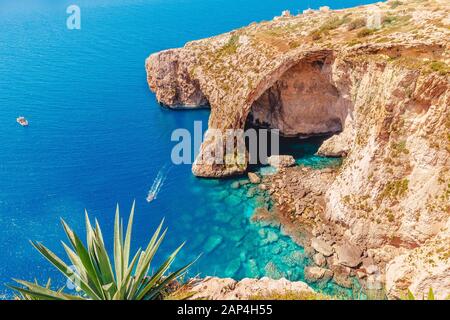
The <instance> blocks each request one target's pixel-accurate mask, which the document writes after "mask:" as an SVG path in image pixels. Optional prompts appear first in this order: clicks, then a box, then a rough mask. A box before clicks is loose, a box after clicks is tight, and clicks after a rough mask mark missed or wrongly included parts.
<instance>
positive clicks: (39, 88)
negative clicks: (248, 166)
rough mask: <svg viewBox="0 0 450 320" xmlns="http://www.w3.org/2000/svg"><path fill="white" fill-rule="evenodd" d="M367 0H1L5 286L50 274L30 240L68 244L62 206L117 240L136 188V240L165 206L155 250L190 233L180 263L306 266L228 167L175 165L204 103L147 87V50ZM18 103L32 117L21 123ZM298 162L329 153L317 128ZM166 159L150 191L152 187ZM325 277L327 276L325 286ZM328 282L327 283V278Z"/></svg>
mask: <svg viewBox="0 0 450 320" xmlns="http://www.w3.org/2000/svg"><path fill="white" fill-rule="evenodd" d="M369 2H371V1H368V0H333V1H331V0H323V1H313V0H310V1H303V0H296V1H289V0H247V1H239V0H207V1H206V0H145V1H144V0H89V1H88V0H71V1H70V2H67V1H63V0H61V1H50V0H49V1H36V0H22V1H5V0H0V252H1V254H0V295H1V296H2V297H9V296H10V292H9V291H8V290H7V289H6V288H5V287H4V286H3V284H4V283H7V282H8V283H11V280H10V279H11V278H12V277H14V278H21V279H26V280H33V279H34V278H37V279H38V280H40V281H44V280H46V279H47V278H48V277H51V278H54V279H56V280H57V281H58V279H61V278H59V276H58V273H57V272H56V271H54V269H53V268H52V267H51V266H50V265H49V263H48V262H47V261H46V260H44V259H43V258H42V257H41V256H40V255H39V254H38V253H37V252H36V251H35V250H34V249H33V248H32V247H31V245H30V243H29V240H30V239H32V240H38V241H42V242H43V243H44V244H46V245H47V246H48V247H49V248H51V249H52V250H54V251H55V252H56V253H58V254H63V250H62V247H61V245H60V240H62V239H64V233H63V230H62V227H61V225H60V217H62V218H64V219H65V220H66V221H67V222H68V223H69V224H70V225H71V226H72V227H73V228H74V229H75V230H76V231H77V232H78V233H80V234H81V235H82V236H84V210H85V209H86V210H87V211H88V212H89V214H90V216H91V217H92V218H94V217H96V218H98V220H99V221H100V224H101V225H102V229H103V232H104V236H105V238H106V242H107V245H109V247H110V248H111V246H112V241H111V240H112V226H113V217H114V211H115V206H116V203H119V204H120V207H121V212H122V214H123V215H124V216H125V217H127V216H128V212H129V209H130V206H131V203H132V201H133V200H134V199H135V200H136V218H135V228H134V239H133V240H134V244H133V245H134V247H135V248H137V247H138V246H143V245H145V244H146V242H147V241H148V239H149V237H150V236H151V234H152V232H153V230H154V229H155V227H156V226H157V225H158V223H159V222H160V221H161V219H162V218H163V217H165V218H166V225H167V227H168V228H169V232H168V234H167V237H166V241H165V243H164V245H163V247H162V248H161V250H160V252H159V254H160V255H159V260H158V261H161V259H163V258H165V257H166V256H167V254H168V253H169V252H170V251H171V250H173V249H174V248H175V247H176V246H177V245H179V244H180V243H181V242H183V241H187V243H186V246H185V248H184V249H183V250H182V252H181V254H180V256H179V260H178V264H182V263H185V262H188V261H190V260H192V259H195V258H196V257H197V256H198V255H199V254H200V253H203V255H202V256H201V258H200V259H199V260H198V262H197V263H196V264H195V265H194V266H193V268H192V269H191V272H190V274H191V275H196V274H200V275H201V276H206V275H212V276H213V275H216V276H221V277H233V278H236V279H240V278H243V277H261V276H264V275H268V276H271V277H275V278H276V277H280V276H285V277H287V278H289V279H292V280H299V279H300V280H302V279H303V267H304V266H305V265H306V264H307V263H308V260H307V259H306V258H305V257H304V255H303V249H302V248H301V247H299V246H297V245H296V244H294V243H293V242H292V241H291V240H290V239H289V238H288V237H286V236H284V235H282V234H281V233H280V231H279V230H278V229H273V228H269V227H261V226H258V225H254V224H252V223H251V222H250V219H249V217H250V215H251V213H252V212H253V210H254V208H255V207H257V206H260V205H264V204H263V200H264V199H262V198H263V197H262V196H254V197H251V196H250V197H247V196H248V192H249V191H248V189H249V188H248V186H247V187H243V188H239V189H233V188H231V185H232V184H233V183H234V182H235V181H236V179H235V180H225V181H218V180H202V179H197V178H195V177H194V176H192V174H191V171H190V170H191V168H190V166H189V165H180V166H171V162H170V152H171V149H172V147H173V146H174V144H175V143H174V142H171V140H170V135H171V133H172V131H173V130H174V129H177V128H186V129H189V130H192V129H193V121H194V120H201V121H203V124H204V129H206V126H207V118H208V114H209V111H208V110H197V111H176V112H175V111H169V110H166V109H164V108H161V107H160V106H159V105H158V104H157V102H156V100H155V96H154V95H153V94H152V93H151V92H150V91H149V89H148V87H147V83H146V74H145V69H144V60H145V58H146V57H147V56H148V55H149V54H151V53H153V52H156V51H159V50H162V49H167V48H172V47H179V46H182V45H183V44H184V43H185V42H187V41H189V40H194V39H198V38H203V37H208V36H212V35H216V34H219V33H222V32H225V31H229V30H231V29H234V28H238V27H241V26H244V25H248V24H250V23H251V22H253V21H261V20H269V19H272V18H273V17H274V16H275V15H279V14H280V13H281V11H282V10H285V9H289V10H291V12H292V13H297V12H298V11H299V10H303V9H305V8H308V7H312V8H318V7H319V6H322V5H329V6H331V7H332V8H343V7H350V6H354V5H358V4H363V3H369ZM72 3H76V4H77V5H79V6H80V8H81V30H68V29H67V28H66V19H67V17H68V15H67V14H66V8H67V6H68V5H69V4H72ZM21 115H23V116H25V117H26V118H27V119H28V120H29V122H30V126H29V127H27V128H24V127H21V126H19V125H18V124H17V123H16V118H17V117H18V116H21ZM296 148H297V150H296V155H297V161H298V163H302V164H306V165H312V166H318V165H326V164H327V163H328V160H327V159H321V158H318V157H316V156H314V155H313V154H314V152H315V150H316V148H317V143H315V142H314V141H312V142H307V143H306V144H303V145H299V146H297V147H296ZM164 166H166V168H170V170H168V173H167V177H166V181H165V183H164V185H163V186H162V188H161V191H160V193H159V194H158V197H157V199H156V200H155V201H153V202H151V203H147V202H146V200H145V198H146V196H147V192H148V190H149V189H150V187H151V186H152V183H153V181H154V179H155V177H156V176H157V174H158V172H159V170H161V168H163V167H164ZM335 289H336V288H335V287H334V286H332V285H329V286H327V287H324V288H321V290H324V291H325V292H332V291H333V290H335ZM333 292H334V291H333Z"/></svg>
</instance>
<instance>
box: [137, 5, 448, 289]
mask: <svg viewBox="0 0 450 320" xmlns="http://www.w3.org/2000/svg"><path fill="white" fill-rule="evenodd" d="M449 11H450V5H449V3H448V1H445V0H415V1H408V2H406V1H403V2H398V1H395V2H394V1H388V2H380V3H377V4H374V5H368V6H361V7H356V8H351V9H345V10H320V11H308V12H306V13H305V14H300V15H297V16H292V15H283V16H281V17H278V18H277V19H275V20H273V21H266V22H261V23H252V24H250V25H249V26H247V27H243V28H241V29H238V30H234V31H232V32H229V33H226V34H222V35H219V36H216V37H213V38H209V39H203V40H198V41H193V42H189V43H187V44H186V45H185V46H184V47H183V48H179V49H170V50H166V51H162V52H159V53H155V54H152V55H151V56H150V57H149V58H148V59H147V61H146V69H147V74H148V83H149V85H150V88H151V90H153V91H154V92H155V93H156V96H157V99H158V100H159V101H160V102H161V103H162V104H164V105H167V106H169V107H180V106H181V105H185V106H187V107H189V108H195V107H200V106H205V105H209V106H210V108H211V115H210V118H209V129H219V130H221V131H225V130H227V129H244V128H245V127H246V126H248V125H252V126H257V127H262V128H276V129H279V130H280V132H281V134H282V135H284V136H289V137H306V136H314V135H323V134H333V136H332V137H331V138H329V139H328V140H326V141H325V142H324V143H323V145H322V146H321V148H320V150H319V153H320V154H321V155H325V156H345V159H344V161H343V164H342V166H341V167H340V168H339V169H338V170H337V171H335V172H333V173H332V174H325V175H327V177H326V178H324V179H325V182H324V183H319V184H318V185H317V186H315V187H313V188H315V189H316V193H317V195H316V196H315V197H316V198H314V199H311V203H307V202H305V200H302V199H303V198H304V197H298V194H296V192H299V190H304V189H307V188H309V182H308V181H311V180H308V179H318V177H317V175H319V176H320V173H319V174H318V173H306V172H303V173H301V172H298V173H297V174H299V175H300V174H302V175H303V176H302V179H303V180H299V181H300V182H296V183H292V182H289V181H287V180H286V181H285V180H284V179H287V178H291V177H293V175H292V173H293V172H295V170H296V168H286V170H282V171H281V172H279V173H277V175H278V176H277V177H278V178H279V179H280V181H282V184H272V185H269V188H272V189H273V190H272V195H273V196H274V197H278V199H279V200H280V199H284V198H289V197H291V198H293V199H292V201H291V202H286V201H284V202H283V201H281V200H280V201H281V202H280V203H283V206H284V209H285V210H287V211H292V212H291V213H290V214H291V218H292V221H293V222H294V223H295V221H297V220H300V219H303V220H305V219H307V220H308V221H309V222H310V224H309V225H310V229H311V231H315V232H316V233H317V235H318V236H317V237H321V239H322V238H323V239H325V240H326V239H328V238H329V239H328V240H329V241H326V243H327V244H328V245H330V243H333V242H336V243H337V244H336V245H335V246H334V247H333V248H332V250H333V257H334V258H336V259H333V260H334V262H333V263H336V264H337V265H340V266H341V267H343V268H351V269H353V270H354V273H355V272H356V271H355V270H357V268H359V267H361V264H362V265H363V266H370V265H371V264H372V262H373V264H376V265H377V266H379V267H380V270H381V273H382V276H383V277H385V282H386V285H387V291H388V293H389V295H390V296H392V297H399V296H400V295H401V294H402V293H404V292H405V290H406V289H407V288H410V289H411V290H412V291H413V292H414V293H416V294H418V295H419V296H421V295H422V294H423V293H424V292H425V293H426V292H428V289H429V288H427V287H428V286H431V287H433V289H435V287H436V290H435V292H436V293H437V295H439V297H445V296H446V295H448V294H450V253H449V250H450V247H449V246H448V243H450V236H449V235H448V228H449V221H450V204H449V203H450V184H449V181H450V90H449V88H450V80H449V71H450V67H449V64H450V50H449V47H450V46H449V39H450V18H449V15H448V13H449ZM216 143H220V142H217V141H216V140H213V139H206V140H205V141H204V142H203V144H202V146H201V150H200V154H199V157H198V158H197V161H196V162H195V163H194V165H193V169H192V170H193V173H194V174H195V175H197V176H202V177H224V176H229V175H234V174H241V173H244V172H245V171H246V166H245V165H241V164H238V163H233V162H232V161H231V162H230V161H225V162H224V164H209V163H204V162H201V161H198V160H199V159H201V158H202V157H203V156H205V155H207V154H210V153H211V150H215V144H216ZM273 182H274V180H272V183H273ZM292 184H294V185H296V186H297V187H292ZM262 185H264V186H267V185H268V184H267V183H265V182H263V184H262ZM319 189H320V190H319ZM308 197H311V193H309V195H308V196H306V198H308ZM298 198H300V199H298ZM308 199H309V198H308ZM284 200H286V199H284ZM308 208H309V209H308ZM287 211H286V212H287ZM322 224H323V225H325V224H326V225H327V227H328V228H330V230H332V232H326V230H322V229H324V228H322ZM318 230H320V232H319V231H318ZM317 237H316V238H317ZM323 239H322V240H323ZM437 239H439V240H437ZM336 240H338V241H336ZM442 243H446V244H447V246H444V247H442V246H441V244H442ZM316 245H317V243H316ZM317 248H320V250H323V251H327V252H325V253H324V252H321V251H319V250H318V252H320V253H321V254H322V255H324V256H325V254H326V253H328V250H325V249H327V247H326V246H324V245H321V246H318V247H317ZM316 250H317V249H316ZM424 252H427V254H424ZM430 257H431V258H430ZM369 258H370V261H371V262H370V263H369V264H365V263H364V259H366V260H367V259H369ZM320 260H322V259H320ZM414 266H421V268H422V269H423V270H426V271H423V272H420V271H418V270H417V268H415V267H414ZM437 289H439V290H437ZM438 291H439V292H438Z"/></svg>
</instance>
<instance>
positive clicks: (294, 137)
mask: <svg viewBox="0 0 450 320" xmlns="http://www.w3.org/2000/svg"><path fill="white" fill-rule="evenodd" d="M331 79H332V58H331V57H330V56H329V55H327V56H323V57H319V58H317V57H316V59H304V60H302V61H300V62H299V63H297V64H295V65H294V66H292V67H290V68H289V69H287V71H285V72H283V73H282V74H281V75H280V76H277V78H276V79H273V80H274V81H273V84H272V85H271V86H270V87H269V88H268V89H266V90H265V91H263V93H262V94H261V95H260V96H259V97H258V98H257V99H256V100H254V102H253V103H252V105H251V108H250V112H249V114H248V116H247V120H246V129H250V128H255V129H260V128H264V129H278V130H279V132H280V150H279V154H283V155H292V156H293V157H294V158H296V159H298V158H301V157H304V156H305V155H308V154H314V153H316V152H317V150H318V148H319V147H320V145H321V143H322V142H323V141H324V140H325V139H327V138H328V137H330V136H332V135H333V134H336V133H339V132H341V131H342V130H343V123H344V120H345V118H346V116H347V112H348V110H349V104H348V101H347V100H345V99H343V98H342V95H341V93H340V92H339V90H338V89H337V88H336V86H335V85H334V84H333V83H332V80H331ZM268 150H270V147H269V148H268ZM269 155H270V154H269ZM259 160H261V159H259Z"/></svg>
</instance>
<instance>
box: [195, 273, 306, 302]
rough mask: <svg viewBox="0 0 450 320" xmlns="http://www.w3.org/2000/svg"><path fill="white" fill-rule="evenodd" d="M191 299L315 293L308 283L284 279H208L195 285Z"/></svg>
mask: <svg viewBox="0 0 450 320" xmlns="http://www.w3.org/2000/svg"><path fill="white" fill-rule="evenodd" d="M192 292H193V293H195V294H194V295H193V296H192V297H191V299H208V300H248V299H250V298H252V297H264V296H267V295H269V296H270V295H273V294H274V293H281V294H285V293H287V292H289V293H304V292H307V293H314V290H313V289H311V287H309V286H308V285H307V284H306V283H304V282H301V281H295V282H291V281H288V280H286V279H284V278H282V279H279V280H273V279H269V278H267V277H264V278H261V279H249V278H245V279H242V280H241V281H236V280H233V279H230V278H225V279H223V278H216V277H207V278H205V279H202V280H199V281H198V282H197V283H194V285H193V287H192Z"/></svg>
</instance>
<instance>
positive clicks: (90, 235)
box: [8, 203, 193, 300]
mask: <svg viewBox="0 0 450 320" xmlns="http://www.w3.org/2000/svg"><path fill="white" fill-rule="evenodd" d="M134 208H135V204H134V203H133V206H132V208H131V213H130V216H129V220H128V225H127V230H126V234H125V239H124V237H123V236H124V234H123V221H122V219H121V218H120V214H119V207H118V206H117V209H116V216H115V222H114V257H113V260H114V266H113V265H112V264H111V260H110V258H109V256H108V253H107V250H106V247H105V243H104V241H103V236H102V231H101V229H100V225H99V223H98V221H97V220H95V228H93V227H92V225H91V222H90V219H89V216H88V214H87V212H86V213H85V217H86V218H85V220H86V233H87V248H86V247H85V245H84V244H83V242H82V241H81V240H80V238H79V237H78V236H77V234H76V233H75V232H74V231H73V230H72V229H71V228H70V227H69V226H68V225H67V223H66V222H65V221H64V220H62V225H63V227H64V231H65V233H66V235H67V238H68V240H69V243H70V246H68V245H67V244H65V243H64V242H62V245H63V247H64V250H65V252H66V254H67V256H68V258H69V260H70V262H71V263H72V265H73V266H74V268H71V267H69V266H68V265H67V264H66V263H65V262H64V261H63V260H62V259H60V258H59V257H58V256H57V255H56V254H54V253H53V252H52V251H50V250H49V249H47V248H46V247H45V246H44V245H42V244H41V243H39V242H34V241H32V242H31V244H32V245H33V246H34V247H35V248H36V249H37V250H38V251H39V252H40V253H41V255H43V256H44V257H45V258H46V259H47V260H48V261H50V263H51V264H52V265H53V266H54V267H55V268H57V269H58V270H59V271H60V272H61V273H62V274H63V275H64V276H65V277H66V278H67V279H69V280H70V281H71V282H72V283H73V284H75V286H76V289H77V291H78V292H79V293H78V294H68V293H65V292H64V291H63V290H62V289H60V290H58V291H53V290H51V289H50V283H47V285H46V286H40V285H39V284H38V283H37V282H34V283H32V282H27V281H23V280H15V279H14V281H16V282H17V283H18V284H20V285H22V287H21V286H17V285H9V286H8V287H9V288H11V289H13V290H15V291H17V292H18V293H19V295H18V296H17V297H18V298H23V299H39V300H75V299H76V300H151V299H158V298H160V297H161V293H163V292H164V290H165V289H166V288H167V287H168V286H169V285H170V284H171V282H173V281H174V280H176V279H177V278H179V277H180V276H182V275H183V274H185V273H186V271H187V270H188V268H189V267H190V266H191V265H192V263H193V262H191V263H189V264H188V265H186V266H184V267H182V268H180V269H178V270H177V271H175V272H173V273H168V274H166V273H167V272H168V270H169V268H170V266H171V265H172V263H173V262H174V260H175V257H176V255H177V254H178V252H179V251H180V250H181V248H182V247H183V245H184V243H183V244H181V245H180V246H179V247H178V248H177V249H176V250H175V251H174V252H173V253H172V254H171V255H170V256H169V257H168V258H167V260H166V261H165V262H164V263H163V264H162V265H161V266H159V268H158V269H157V271H156V272H155V273H153V274H151V275H149V270H150V264H151V262H152V260H153V257H154V256H155V253H156V252H157V250H158V248H159V246H160V245H161V242H162V241H163V239H164V237H165V234H166V232H167V229H165V230H164V231H163V232H162V233H161V230H162V226H163V223H164V220H163V221H161V223H160V225H159V226H158V228H157V229H156V231H155V233H154V234H153V236H152V238H151V239H150V242H149V243H148V245H147V247H146V248H145V250H144V251H142V250H141V248H139V249H138V250H137V252H136V253H135V254H134V256H133V257H132V259H131V261H130V245H131V232H132V225H133V217H134Z"/></svg>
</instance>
